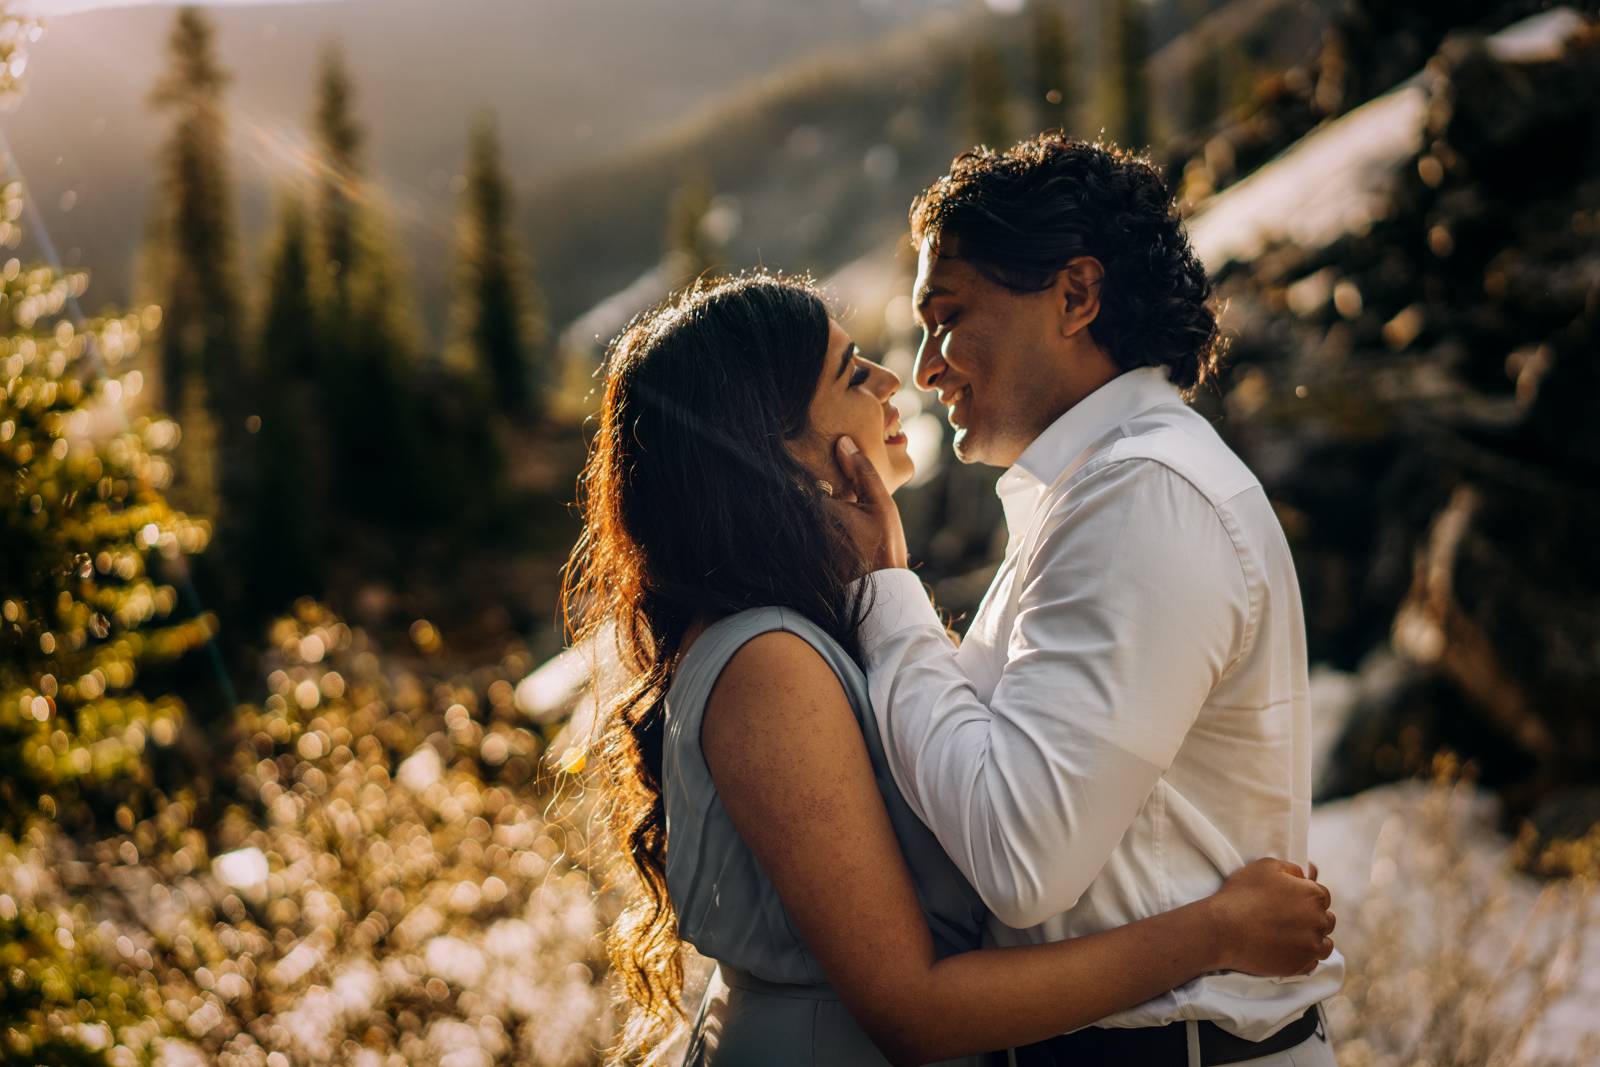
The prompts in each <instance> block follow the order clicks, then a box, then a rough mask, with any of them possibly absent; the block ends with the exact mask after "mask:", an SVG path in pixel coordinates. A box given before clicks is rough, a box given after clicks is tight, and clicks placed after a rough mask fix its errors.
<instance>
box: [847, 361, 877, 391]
mask: <svg viewBox="0 0 1600 1067" xmlns="http://www.w3.org/2000/svg"><path fill="white" fill-rule="evenodd" d="M870 377H872V371H870V370H869V369H867V368H866V367H865V366H863V365H862V364H861V363H860V362H859V361H858V362H857V363H856V369H855V370H854V371H853V372H851V374H850V388H852V389H854V388H855V387H856V386H858V385H865V384H866V381H867V379H868V378H870Z"/></svg>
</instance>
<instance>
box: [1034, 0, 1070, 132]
mask: <svg viewBox="0 0 1600 1067" xmlns="http://www.w3.org/2000/svg"><path fill="white" fill-rule="evenodd" d="M1032 21H1033V26H1032V29H1033V33H1032V40H1031V45H1032V48H1031V58H1032V62H1033V65H1032V75H1033V109H1034V115H1035V117H1036V120H1037V122H1038V125H1039V128H1040V129H1045V130H1048V129H1062V130H1065V129H1068V128H1069V127H1070V126H1071V125H1072V108H1073V99H1074V94H1073V58H1072V35H1071V33H1070V31H1069V30H1068V29H1067V15H1066V12H1065V11H1064V10H1062V6H1061V0H1034V2H1033V5H1032Z"/></svg>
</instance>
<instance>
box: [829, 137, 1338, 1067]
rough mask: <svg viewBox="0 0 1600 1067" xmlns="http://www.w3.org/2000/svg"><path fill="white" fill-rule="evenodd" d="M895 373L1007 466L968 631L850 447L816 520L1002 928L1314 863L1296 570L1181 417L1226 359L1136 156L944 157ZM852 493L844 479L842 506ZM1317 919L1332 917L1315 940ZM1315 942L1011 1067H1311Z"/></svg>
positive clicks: (1074, 926)
mask: <svg viewBox="0 0 1600 1067" xmlns="http://www.w3.org/2000/svg"><path fill="white" fill-rule="evenodd" d="M911 236H912V241H913V243H914V244H915V245H916V247H917V250H918V265H917V277H916V281H915V283H914V294H913V296H914V302H915V307H916V312H917V315H918V316H919V319H920V321H921V324H922V327H923V331H924V332H923V340H922V344H921V347H920V349H919V351H918V353H917V360H916V367H915V377H916V383H917V385H918V386H919V387H920V388H922V389H924V390H927V391H930V392H936V393H937V394H938V396H939V400H940V402H941V403H943V404H944V405H945V407H946V409H947V411H948V415H949V420H950V423H951V425H952V426H953V427H954V429H955V452H956V455H957V456H958V457H959V458H960V459H961V460H962V461H963V462H967V463H987V464H991V465H994V466H1002V467H1006V468H1007V470H1006V472H1005V474H1003V475H1002V476H1001V478H1000V480H999V482H998V483H997V485H996V492H997V493H998V494H999V496H1000V499H1001V501H1002V503H1003V505H1004V511H1005V521H1006V526H1007V529H1008V531H1009V534H1010V542H1009V545H1008V547H1007V551H1006V555H1005V559H1004V561H1003V562H1002V564H1001V566H1000V569H999V571H998V573H997V574H996V576H995V579H994V582H993V584H992V585H991V586H990V588H989V591H988V593H987V595H986V596H985V597H984V600H983V603H982V605H981V606H980V607H979V609H978V611H977V614H976V616H975V617H974V619H973V621H972V624H971V627H970V629H969V631H968V633H967V635H966V637H965V639H964V640H963V641H962V643H961V645H960V647H959V648H957V647H956V645H954V644H953V643H952V642H951V641H950V639H949V638H948V637H947V635H946V632H945V630H944V628H943V626H942V625H941V623H940V620H939V617H938V615H937V614H936V613H935V612H934V609H933V607H932V606H931V605H930V604H929V601H928V598H927V595H926V593H925V592H924V590H923V588H922V585H921V583H920V582H919V581H918V580H917V578H916V576H915V575H913V574H912V573H911V571H909V570H907V569H905V566H904V559H905V549H904V536H903V534H902V533H901V531H900V526H899V518H898V515H897V513H896V512H895V510H894V505H893V503H892V502H891V501H890V500H889V497H888V495H887V494H886V493H885V492H884V491H883V489H882V486H881V485H880V484H879V483H878V482H877V481H876V478H875V476H874V475H873V473H872V468H871V466H870V465H869V464H867V463H865V462H863V461H862V460H861V454H860V452H859V450H858V449H855V448H854V443H853V442H850V441H849V440H848V439H841V441H840V442H839V449H838V452H839V461H840V464H841V467H842V468H843V469H844V471H845V473H846V475H847V476H848V477H849V478H850V481H851V483H852V489H853V490H854V494H853V495H854V499H853V500H849V501H848V502H844V503H841V505H840V507H839V509H838V510H839V514H840V517H841V519H842V520H843V521H844V522H845V523H846V525H847V526H848V527H849V528H850V529H851V531H852V534H853V536H854V538H855V540H856V542H857V544H858V546H859V547H860V548H862V550H863V553H864V555H865V556H866V558H867V561H868V565H869V568H872V569H873V571H874V573H873V574H872V575H871V578H870V580H871V581H872V583H873V586H874V606H873V608H872V611H871V614H870V616H869V617H868V618H867V620H866V622H865V624H864V625H863V627H862V631H861V647H862V653H863V656H864V658H865V660H866V666H867V669H868V674H869V678H870V681H871V688H872V697H873V705H874V712H875V714H876V715H877V717H878V722H879V726H880V728H881V731H882V734H883V738H884V743H885V744H884V747H885V749H886V751H887V755H888V762H889V764H890V767H891V770H892V772H893V774H894V776H895V780H896V781H897V783H898V784H899V786H900V789H901V791H902V792H903V793H904V795H905V797H906V799H907V800H908V801H909V802H910V803H911V806H912V807H913V809H914V810H915V811H916V812H917V814H918V816H919V817H920V818H921V819H922V820H923V821H924V822H925V823H926V824H927V825H928V826H929V828H930V829H932V830H933V832H934V834H935V835H936V836H937V837H938V839H939V841H940V843H941V844H942V845H943V846H944V848H945V850H946V851H947V852H948V853H949V854H950V856H951V857H952V858H953V859H954V860H955V862H956V864H957V865H958V866H959V867H960V868H961V870H962V872H963V873H964V874H965V875H966V876H967V878H968V879H969V880H970V881H971V882H972V884H973V886H974V887H975V888H976V889H977V890H978V892H979V893H980V895H981V896H982V898H983V900H984V902H985V903H986V904H987V906H988V908H989V910H990V912H991V913H992V916H993V918H992V919H991V921H990V925H989V936H990V937H991V938H992V939H993V940H994V941H995V942H996V943H999V944H1002V945H1028V944H1037V943H1042V942H1047V941H1055V940H1060V939H1064V938H1070V937H1079V936H1084V935H1088V934H1093V933H1097V932H1099V931H1103V930H1107V929H1110V928H1112V927H1114V926H1117V925H1120V924H1122V923H1126V922H1130V921H1132V920H1135V919H1139V918H1143V917H1145V916H1149V915H1155V914H1157V913H1159V912H1161V911H1163V910H1165V909H1167V908H1171V907H1173V906H1175V905H1178V904H1182V903H1185V902H1187V901H1190V900H1195V899H1198V898H1200V897H1202V896H1204V895H1206V894H1208V893H1210V892H1212V891H1214V890H1215V889H1216V888H1217V886H1219V885H1220V884H1221V883H1222V881H1223V879H1224V878H1225V877H1226V876H1227V875H1228V874H1229V873H1230V872H1232V871H1234V870H1236V869H1237V868H1239V867H1241V866H1243V865H1244V864H1245V863H1247V862H1248V861H1250V860H1253V859H1255V858H1257V857H1261V856H1269V855H1270V856H1283V857H1288V858H1290V859H1291V860H1293V861H1295V862H1296V863H1300V864H1304V863H1305V862H1306V837H1307V831H1308V826H1309V820H1310V811H1311V783H1310V772H1311V768H1310V747H1311V707H1310V701H1309V684H1308V681H1307V671H1306V647H1305V626H1304V618H1303V614H1302V610H1301V604H1300V595H1299V587H1298V584H1297V582H1296V578H1295V572H1294V564H1293V561H1292V560H1291V558H1290V554H1289V547H1288V544H1287V542H1286V541H1285V539H1284V536H1283V532H1282V530H1281V528H1280V527H1279V525H1278V521H1277V519H1276V517H1275V516H1274V514H1273V511H1272V507H1271V505H1270V504H1269V503H1268V501H1267V498H1266V496H1265V494H1264V493H1263V491H1262V489H1261V485H1260V483H1259V482H1258V481H1257V480H1256V478H1255V476H1254V475H1252V474H1251V472H1250V471H1249V470H1248V469H1247V468H1246V467H1245V465H1244V463H1243V462H1242V461H1240V459H1239V458H1238V457H1237V456H1236V455H1235V454H1234V453H1233V452H1232V451H1231V450H1230V449H1229V448H1228V447H1227V446H1226V445H1225V444H1224V443H1223V442H1222V440H1221V438H1219V437H1218V436H1217V434H1216V432H1215V430H1213V429H1212V427H1211V425H1210V423H1209V422H1207V421H1206V419H1204V418H1203V417H1201V416H1200V415H1199V414H1197V413H1195V412H1194V411H1193V410H1192V409H1190V408H1189V407H1188V405H1187V404H1186V403H1185V399H1186V397H1188V396H1191V395H1192V393H1193V391H1194V390H1195V389H1196V388H1197V387H1199V386H1201V385H1204V384H1205V383H1207V382H1208V381H1210V380H1212V379H1213V378H1214V377H1215V375H1216V374H1217V371H1218V365H1219V360H1220V355H1221V344H1220V340H1219V334H1218V329H1217V319H1216V314H1215V311H1214V309H1213V307H1212V306H1211V296H1212V292H1211V283H1210V281H1209V280H1208V278H1207V277H1206V273H1205V268H1204V267H1203V266H1202V265H1201V264H1200V262H1199V260H1198V259H1197V258H1196V256H1195V254H1194V252H1193V250H1192V249H1191V248H1190V246H1189V242H1188V238H1187V236H1186V234H1185V233H1184V230H1183V227H1182V225H1181V223H1180V221H1179V219H1178V217H1177V215H1176V213H1175V210H1174V206H1173V202H1172V198H1171V196H1170V194H1169V193H1168V190H1167V189H1166V187H1165V184H1164V183H1163V182H1162V180H1161V177H1160V175H1159V174H1158V173H1157V171H1156V170H1155V168H1154V167H1152V166H1151V165H1150V163H1149V162H1148V161H1147V160H1145V159H1142V158H1140V157H1138V156H1135V155H1133V154H1131V153H1128V152H1125V151H1122V150H1120V149H1117V148H1115V147H1111V146H1105V145H1101V144H1087V143H1084V142H1081V141H1073V140H1068V139H1066V138H1064V137H1062V136H1061V135H1059V134H1044V135H1040V136H1039V137H1036V138H1033V139H1031V140H1028V141H1024V142H1022V143H1020V144H1017V145H1015V146H1013V147H1012V148H1010V149H1008V150H1006V151H1004V152H993V151H990V150H988V149H978V150H974V151H971V152H966V153H963V154H962V155H961V156H959V157H958V158H957V159H956V160H955V161H954V163H953V164H952V166H951V169H950V173H949V174H947V175H945V176H944V177H942V178H940V179H939V180H938V181H936V182H935V183H934V184H933V185H932V186H931V187H930V188H928V189H927V190H926V191H924V192H923V193H922V194H921V195H920V196H919V197H918V198H917V199H916V201H915V202H914V203H913V205H912V208H911ZM847 497H848V494H847ZM1329 932H1331V927H1330V931H1329ZM1342 980H1343V960H1342V958H1341V957H1340V956H1339V955H1338V954H1337V953H1334V954H1332V955H1331V956H1330V957H1329V958H1328V959H1326V960H1325V961H1324V962H1322V963H1321V964H1319V965H1317V966H1316V967H1315V968H1314V969H1313V970H1311V971H1310V972H1308V973H1307V974H1305V975H1303V976H1301V977H1299V978H1295V979H1287V980H1279V979H1270V978H1259V977H1255V976H1252V975H1247V974H1238V973H1220V974H1213V975H1208V976H1205V977H1203V978H1200V979H1198V980H1197V981H1195V982H1192V983H1190V984H1189V985H1187V986H1184V987H1182V988H1179V989H1177V990H1174V991H1173V992H1172V993H1169V994H1167V995H1164V996H1162V997H1158V998H1157V999H1155V1000H1153V1001H1150V1002H1148V1003H1146V1004H1144V1005H1141V1006H1140V1007H1138V1008H1135V1009H1133V1010H1131V1011H1127V1012H1123V1013H1121V1014H1119V1015H1116V1016H1113V1017H1111V1018H1109V1019H1105V1020H1102V1021H1101V1023H1100V1024H1099V1025H1097V1026H1095V1027H1089V1028H1087V1029H1085V1030H1080V1031H1077V1032H1075V1033H1072V1034H1068V1035H1064V1036H1061V1037H1057V1038H1055V1039H1052V1040H1051V1041H1048V1042H1045V1043H1043V1044H1040V1045H1034V1046H1029V1047H1027V1048H1022V1049H1013V1050H1009V1052H1007V1053H1005V1054H1003V1056H1002V1058H1001V1062H1007V1061H1009V1062H1011V1063H1015V1064H1054V1063H1061V1064H1073V1065H1074V1067H1077V1065H1082V1064H1093V1063H1107V1064H1112V1063H1115V1064H1145V1065H1158V1064H1174V1065H1181V1064H1188V1065H1191V1067H1198V1065H1202V1064H1219V1063H1240V1062H1250V1063H1256V1064H1261V1065H1267V1064H1295V1065H1299V1067H1306V1065H1313V1064H1315V1065H1331V1064H1333V1062H1334V1060H1333V1054H1332V1051H1331V1049H1330V1047H1329V1044H1328V1038H1327V1034H1326V1030H1325V1028H1324V1025H1323V1019H1322V1014H1321V1009H1320V1006H1319V1005H1320V1003H1321V1002H1322V1001H1323V1000H1324V999H1326V998H1327V997H1329V996H1331V995H1333V994H1334V993H1336V992H1337V991H1338V989H1339V987H1340V984H1341V982H1342Z"/></svg>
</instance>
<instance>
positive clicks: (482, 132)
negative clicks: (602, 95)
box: [451, 115, 545, 419]
mask: <svg viewBox="0 0 1600 1067" xmlns="http://www.w3.org/2000/svg"><path fill="white" fill-rule="evenodd" d="M513 222H514V218H513V210H512V203H511V191H510V188H509V183H508V182H507V180H506V176H505V172H504V170H503V167H502V165H501V160H500V141H499V137H498V135H497V134H496V131H495V125H494V117H493V116H492V115H485V116H483V117H482V118H481V119H480V120H479V122H478V124H477V127H476V128H475V129H474V131H473V135H472V149H471V158H470V161H469V163H468V165H467V189H466V203H465V206H464V210H463V212H462V219H461V226H460V238H459V241H458V247H457V253H456V255H457V264H456V297H455V311H454V323H453V328H454V333H455V343H454V345H453V346H452V359H451V362H452V363H453V364H454V365H456V366H457V367H460V368H463V369H466V370H467V371H468V372H469V373H473V374H481V375H484V376H485V377H486V378H487V380H488V382H489V385H490V386H491V388H492V390H493V399H494V404H495V406H496V407H497V408H498V409H499V410H500V411H501V412H502V413H503V414H505V415H507V416H510V417H512V418H518V419H526V418H529V417H536V416H537V415H538V413H539V412H540V411H541V410H542V407H543V405H542V403H541V401H540V396H541V393H542V391H543V388H544V385H545V382H544V375H543V373H542V367H541V365H540V363H538V362H536V357H535V351H536V347H535V346H537V345H538V344H539V341H540V334H541V332H542V328H541V321H540V320H541V317H540V315H539V314H538V312H537V308H536V304H535V301H534V295H533V293H532V291H531V289H530V287H529V285H528V281H527V275H526V270H525V268H524V266H523V260H522V256H521V255H520V254H519V252H518V250H517V246H516V238H515V236H514V225H513Z"/></svg>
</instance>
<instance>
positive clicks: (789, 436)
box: [562, 274, 863, 1062]
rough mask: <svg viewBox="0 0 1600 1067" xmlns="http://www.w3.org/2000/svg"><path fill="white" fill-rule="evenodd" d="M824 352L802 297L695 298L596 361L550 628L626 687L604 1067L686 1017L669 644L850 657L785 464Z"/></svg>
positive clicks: (826, 538) (848, 627) (814, 308)
mask: <svg viewBox="0 0 1600 1067" xmlns="http://www.w3.org/2000/svg"><path fill="white" fill-rule="evenodd" d="M827 346H828V310H827V307H826V305H825V304H824V303H823V301H822V299H821V298H820V297H819V295H818V293H817V292H816V290H815V289H814V288H813V286H812V285H811V284H810V283H809V282H806V281H801V280H797V279H793V278H788V277H782V276H777V275H771V274H753V275H742V276H740V277H737V278H728V279H723V280H720V281H714V282H701V283H696V284H695V285H694V286H691V287H690V288H688V289H686V290H684V291H683V292H681V293H678V294H676V295H675V296H673V297H671V298H669V299H668V300H666V301H665V302H664V303H662V304H660V305H658V306H656V307H654V308H652V309H651V310H649V311H647V312H645V313H644V314H642V315H640V316H639V317H638V318H636V319H634V321H633V322H632V323H630V324H629V326H628V327H627V329H625V330H624V331H623V332H622V334H621V335H620V336H619V337H618V338H617V339H616V341H614V342H613V343H612V346H611V348H610V351H609V352H608V354H607V367H606V384H605V398H604V401H603V403H602V405H601V411H600V426H599V430H598V433H597V434H596V436H595V440H594V444H593V446H592V448H591V451H590V454H589V460H588V463H587V464H586V465H585V467H584V471H583V475H582V477H581V479H580V481H579V493H580V500H581V503H582V506H583V517H584V525H583V532H582V534H581V535H580V536H579V538H578V542H577V545H576V546H575V547H574V548H573V550H572V555H571V558H570V559H569V560H568V562H567V568H566V571H565V575H564V582H563V587H562V610H563V613H564V616H565V620H566V626H567V632H568V636H569V638H570V639H571V640H572V641H573V642H574V643H575V644H576V643H581V642H585V641H591V640H596V639H603V640H614V641H615V645H616V652H617V655H618V656H619V658H620V661H621V666H622V668H623V669H622V672H621V677H622V679H623V681H622V682H621V684H620V685H619V686H618V689H617V691H616V692H614V693H599V694H597V696H598V697H599V698H600V701H601V703H600V706H601V708H602V709H604V710H603V715H604V719H603V721H604V726H603V728H602V731H601V735H600V743H601V755H602V757H603V763H604V766H605V768H606V771H607V774H608V784H609V788H610V797H609V804H608V814H609V822H610V825H611V828H612V831H613V833H614V834H615V836H616V839H617V841H618V843H619V844H620V845H621V846H622V847H623V848H624V849H625V850H626V852H627V855H628V858H629V860H630V862H631V864H632V866H633V868H634V870H635V871H636V872H637V874H638V876H639V881H640V883H641V889H642V892H640V893H639V894H638V895H637V896H636V898H635V899H634V900H633V901H632V902H631V903H630V905H629V906H628V908H627V909H626V910H625V911H624V912H623V914H622V916H621V917H620V918H619V919H618V920H617V922H616V924H615V925H614V926H613V928H612V930H611V933H610V936H609V939H608V948H609V951H610V954H611V958H612V963H613V966H614V968H615V970H616V971H617V972H618V974H619V975H620V976H621V978H622V982H623V986H624V988H625V990H626V992H627V994H628V996H629V998H630V999H631V1000H632V1002H633V1009H632V1011H631V1013H630V1017H629V1019H628V1023H627V1026H626V1028H625V1030H624V1032H623V1035H622V1039H621V1042H620V1043H619V1045H618V1047H617V1048H616V1049H614V1050H613V1058H614V1060H615V1061H617V1062H624V1061H630V1060H634V1059H637V1058H639V1057H641V1056H643V1055H645V1054H647V1053H648V1051H649V1049H650V1048H651V1046H652V1045H654V1044H655V1043H656V1042H657V1041H658V1040H659V1039H660V1038H661V1037H662V1036H664V1034H665V1032H666V1031H667V1030H668V1029H669V1028H670V1027H671V1026H672V1025H673V1024H674V1023H675V1022H676V1021H678V1020H680V1019H681V1018H682V1016H683V1010H682V1006H681V1004H680V1003H679V1001H680V997H681V992H682V986H683V967H682V955H681V946H680V944H679V942H678V938H677V919H676V916H675V915H674V913H673V910H672V904H671V902H670V901H669V900H668V898H667V887H666V855H667V852H666V850H667V834H666V808H665V805H664V804H663V801H662V796H661V758H662V744H663V738H664V732H665V731H664V724H663V712H664V700H665V695H666V692H667V689H668V687H669V686H670V685H671V682H672V677H673V670H674V667H675V665H676V662H677V658H678V653H679V652H680V650H681V649H682V647H683V642H684V637H685V634H686V633H687V632H688V630H689V628H690V627H691V626H692V625H693V624H694V623H695V622H696V621H697V620H712V619H716V618H719V617H722V616H725V615H729V614H732V613H734V612H737V611H741V610H743V609H745V608H751V607H759V606H764V605H779V606H782V607H787V608H792V609H794V610H795V611H796V612H798V613H800V614H802V615H804V616H805V617H806V618H808V619H810V620H811V621H812V622H814V623H816V624H817V625H819V626H821V627H822V628H823V629H824V630H826V631H827V632H828V633H829V634H830V635H832V636H833V637H834V638H836V639H837V640H838V641H839V642H840V643H841V644H842V645H844V647H845V648H846V649H848V650H850V652H851V654H852V655H855V654H856V647H857V646H856V637H855V634H856V626H857V624H858V622H859V620H860V615H861V612H862V610H863V604H862V603H861V601H860V598H859V596H858V595H855V594H853V593H852V592H851V587H850V579H851V578H852V577H853V576H854V575H856V574H859V573H860V568H859V561H858V559H857V557H856V553H855V551H854V550H853V549H852V548H851V547H850V545H849V543H848V541H847V540H846V539H845V538H844V536H843V535H842V533H841V532H840V531H839V529H838V528H837V527H836V526H835V525H834V523H833V522H832V521H831V520H830V519H829V517H828V515H827V512H826V511H825V510H824V504H823V500H824V498H823V495H822V493H821V492H820V490H819V489H818V488H817V486H816V485H815V482H814V480H813V478H812V476H811V475H810V474H809V473H808V472H807V471H806V469H805V468H804V467H803V466H802V465H801V464H800V463H799V461H798V460H796V459H795V458H794V456H793V455H792V454H791V453H790V451H789V445H790V443H791V442H793V441H794V440H795V439H796V438H798V437H799V436H800V435H802V434H803V433H804V432H806V430H807V429H808V421H807V413H808V411H809V407H810V403H811V397H812V394H813V393H814V392H815V390H816V385H817V381H818V378H819V376H820V374H821V372H822V365H823V362H824V359H825V356H826V353H827Z"/></svg>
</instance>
